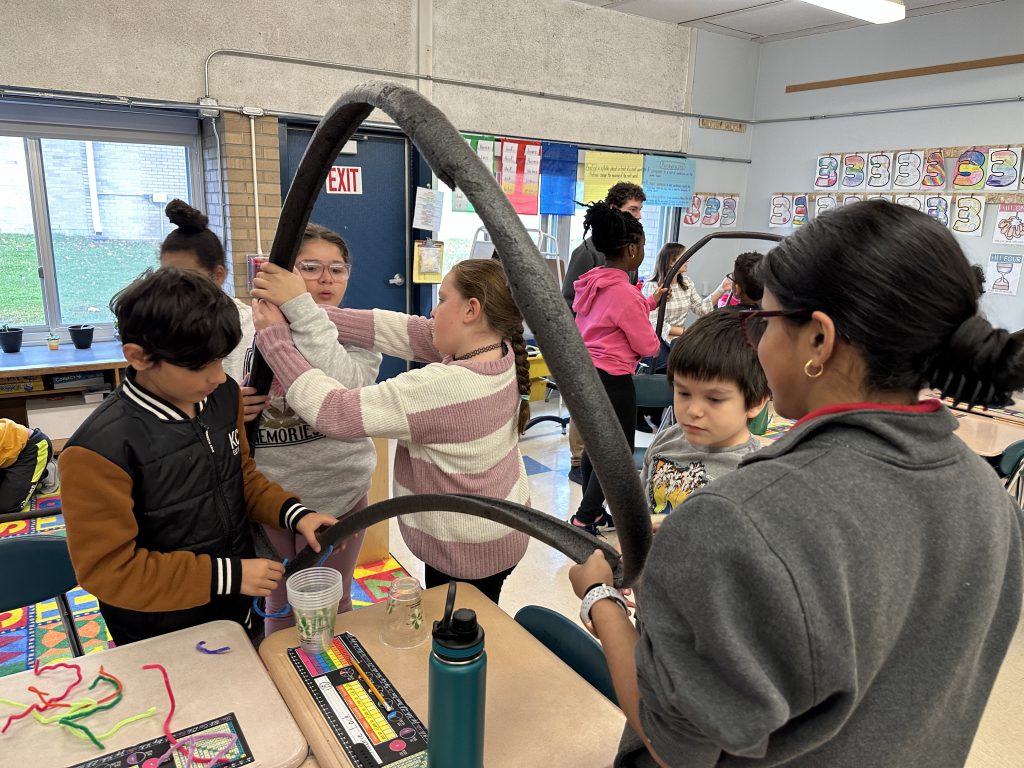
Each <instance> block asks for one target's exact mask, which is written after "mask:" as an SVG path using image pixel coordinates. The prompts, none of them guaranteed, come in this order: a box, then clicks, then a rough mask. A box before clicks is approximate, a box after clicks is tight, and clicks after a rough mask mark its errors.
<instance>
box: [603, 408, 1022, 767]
mask: <svg viewBox="0 0 1024 768" xmlns="http://www.w3.org/2000/svg"><path fill="white" fill-rule="evenodd" d="M933 407H934V410H932V411H931V412H920V409H918V412H914V409H905V410H903V411H895V410H887V409H882V408H881V407H877V408H876V407H872V408H864V409H861V410H851V411H846V412H839V413H835V412H832V413H824V414H822V415H818V416H817V417H815V418H812V419H809V420H805V421H803V422H801V423H799V424H797V425H796V426H795V427H794V428H793V429H792V430H791V431H790V432H789V433H788V434H787V435H786V436H784V437H783V438H781V439H780V440H779V441H778V442H776V443H775V444H774V445H771V446H769V447H767V448H764V449H763V450H761V451H758V452H757V453H754V454H751V455H750V456H748V457H747V458H746V459H745V460H744V462H743V463H742V464H741V465H740V468H739V469H738V470H737V471H735V472H730V473H728V474H727V475H725V476H724V477H721V478H719V479H718V480H716V481H715V483H714V485H713V486H711V487H708V488H705V489H703V490H701V491H698V492H697V493H695V494H693V495H692V496H691V497H690V498H689V499H688V500H687V501H686V502H685V503H684V504H683V505H682V506H681V507H680V508H679V509H678V510H676V512H675V513H674V514H672V515H669V516H668V517H667V518H666V519H665V522H664V524H663V525H662V527H661V530H660V531H659V533H658V535H657V536H655V539H654V544H653V546H652V549H651V552H650V556H649V559H648V560H647V565H646V568H645V570H644V572H643V575H642V578H641V583H640V589H639V590H638V603H639V606H640V608H641V609H642V614H643V616H644V619H645V621H644V624H643V627H642V629H641V636H640V640H639V643H638V645H637V649H636V664H637V674H638V679H639V686H640V698H641V701H640V718H641V721H642V723H643V726H644V729H645V732H646V734H647V736H648V737H649V738H650V739H651V740H652V744H653V747H654V749H655V751H657V752H658V754H659V755H661V756H662V757H663V758H664V759H666V760H667V761H668V762H669V764H670V765H672V766H686V768H709V767H710V766H751V767H752V766H787V768H953V766H962V765H963V763H964V761H965V759H966V756H967V754H968V752H969V750H970V747H971V742H972V740H973V737H974V733H975V731H976V729H977V726H978V721H979V720H980V718H981V715H982V712H983V711H984V708H985V703H986V701H987V699H988V695H989V692H990V690H991V688H992V685H993V682H994V680H995V677H996V673H997V671H998V669H999V666H1000V664H1001V663H1002V661H1003V657H1004V655H1005V653H1006V649H1007V647H1008V645H1009V643H1010V640H1011V638H1012V636H1013V633H1014V629H1015V627H1016V625H1017V620H1018V617H1019V614H1020V609H1021V594H1022V591H1021V571H1022V547H1021V528H1022V516H1021V510H1020V508H1019V507H1018V506H1017V504H1016V502H1014V501H1013V500H1012V499H1011V498H1010V496H1009V495H1008V494H1007V493H1006V491H1005V490H1004V489H1003V488H1002V487H1001V485H1000V483H999V481H998V479H997V478H996V476H995V474H994V473H993V472H992V468H991V467H989V466H988V465H987V464H986V463H985V462H984V461H982V460H981V459H980V458H978V457H977V456H976V455H974V454H973V453H972V452H971V451H970V449H969V448H968V447H967V446H966V445H965V444H964V443H963V442H962V441H961V440H959V439H958V438H957V437H956V436H955V435H954V434H953V430H954V429H955V428H956V425H957V422H956V420H955V419H954V418H953V417H952V416H951V415H950V414H949V413H948V412H947V411H946V410H945V409H944V408H941V406H939V405H938V403H935V404H934V406H933ZM637 745H638V742H637V740H636V737H635V736H634V734H633V733H632V731H631V730H629V729H628V727H627V730H626V733H625V734H624V736H623V744H622V750H621V751H620V755H619V759H618V761H617V762H616V765H618V766H628V765H635V766H652V765H654V762H653V760H651V758H650V756H649V755H648V754H647V753H646V751H643V752H642V753H636V752H632V749H635V748H636V746H637ZM631 752H632V754H631Z"/></svg>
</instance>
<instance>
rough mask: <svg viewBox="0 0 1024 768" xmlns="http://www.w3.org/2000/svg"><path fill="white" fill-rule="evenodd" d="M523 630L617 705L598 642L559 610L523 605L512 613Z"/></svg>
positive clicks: (606, 663) (602, 652)
mask: <svg viewBox="0 0 1024 768" xmlns="http://www.w3.org/2000/svg"><path fill="white" fill-rule="evenodd" d="M516 621H517V622H518V623H519V624H520V625H521V626H522V627H523V628H524V629H526V631H527V632H529V633H530V634H531V635H533V636H534V637H535V638H537V639H538V640H540V642H541V643H543V644H544V646H545V647H546V648H547V649H548V650H549V651H551V652H552V653H553V654H555V655H556V656H557V657H558V658H560V659H561V660H562V661H564V662H565V663H566V664H567V665H568V666H569V667H571V668H572V670H573V671H574V672H575V673H576V674H578V675H579V676H580V677H582V678H583V679H584V680H586V681H587V682H588V683H590V684H591V685H592V686H594V687H595V688H597V690H599V691H600V692H601V693H603V694H604V695H605V697H606V698H607V699H608V700H609V701H611V702H612V704H615V705H616V706H618V704H619V700H618V698H616V696H615V688H614V687H613V686H612V675H611V672H609V671H608V662H607V661H606V660H605V658H604V651H603V650H601V644H600V643H598V642H597V641H596V640H595V639H594V638H592V637H591V636H590V635H589V634H587V631H586V630H585V629H583V628H582V627H580V626H578V625H577V624H576V623H575V622H573V621H570V620H569V619H567V618H565V616H563V615H562V614H560V613H557V612H555V611H552V610H551V609H550V608H544V607H542V606H539V605H527V606H524V607H523V608H520V609H519V612H518V613H516Z"/></svg>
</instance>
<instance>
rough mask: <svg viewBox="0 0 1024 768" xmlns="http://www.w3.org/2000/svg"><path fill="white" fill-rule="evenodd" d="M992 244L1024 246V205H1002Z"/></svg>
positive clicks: (997, 215)
mask: <svg viewBox="0 0 1024 768" xmlns="http://www.w3.org/2000/svg"><path fill="white" fill-rule="evenodd" d="M992 242H993V243H996V244H997V245H1024V203H1000V204H999V213H998V214H996V226H995V230H993V235H992Z"/></svg>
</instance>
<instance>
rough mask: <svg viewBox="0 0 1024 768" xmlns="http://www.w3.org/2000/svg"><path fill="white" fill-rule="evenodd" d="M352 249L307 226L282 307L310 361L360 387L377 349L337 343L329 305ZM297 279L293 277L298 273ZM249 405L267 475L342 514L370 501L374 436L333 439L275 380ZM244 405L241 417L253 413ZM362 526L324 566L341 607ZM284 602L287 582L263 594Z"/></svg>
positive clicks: (273, 538)
mask: <svg viewBox="0 0 1024 768" xmlns="http://www.w3.org/2000/svg"><path fill="white" fill-rule="evenodd" d="M351 269H352V255H351V253H350V252H349V248H348V244H347V243H346V242H345V241H344V239H342V237H341V236H340V235H339V234H338V233H337V232H333V231H331V230H329V229H327V228H326V227H321V226H319V225H317V224H309V225H307V226H306V230H305V232H303V235H302V245H301V246H300V248H299V253H298V255H297V256H296V258H295V271H296V272H298V274H299V276H300V277H301V278H302V282H303V286H304V288H305V290H304V292H303V293H301V294H299V295H298V296H296V297H295V298H293V299H291V300H290V301H288V302H286V303H285V304H284V305H283V306H282V307H281V311H282V312H283V313H284V316H285V317H286V318H287V320H288V322H289V328H290V330H291V336H292V340H293V341H294V342H295V346H296V348H297V349H298V350H299V352H300V353H301V354H302V356H303V357H304V358H305V359H306V360H307V361H309V363H310V365H313V366H315V367H317V368H319V369H320V370H321V371H323V372H324V374H326V375H327V376H330V377H331V378H332V379H334V380H336V381H337V382H338V383H339V384H340V385H341V386H344V387H349V388H352V389H358V388H359V387H365V386H369V385H371V384H373V383H374V382H375V381H376V380H377V373H378V371H379V369H380V361H381V356H380V354H379V353H377V352H372V351H370V350H368V349H363V348H362V347H359V346H356V345H353V344H348V345H344V346H343V345H341V344H339V343H338V330H337V328H335V326H334V323H333V322H331V318H330V317H329V316H328V314H327V311H326V308H327V307H338V306H339V305H340V304H341V302H342V300H343V299H344V298H345V291H346V289H347V288H348V279H349V274H350V273H351ZM293 282H295V284H296V285H298V282H297V281H293ZM251 360H252V357H251V355H247V356H246V357H245V360H244V367H243V370H242V380H243V381H244V380H247V379H248V376H249V366H250V364H251ZM245 400H246V405H247V406H248V411H251V410H252V406H253V405H257V404H262V405H263V407H264V410H263V411H261V412H260V413H259V420H260V422H259V428H258V429H257V431H256V438H255V440H256V453H255V459H256V466H257V467H258V468H259V470H260V472H262V473H263V474H264V475H266V476H267V477H268V478H269V479H270V480H273V481H274V482H276V483H281V484H282V485H287V486H288V487H290V488H294V489H296V490H297V491H299V492H300V493H301V494H302V498H303V501H304V502H305V503H306V504H308V505H309V506H311V507H313V508H315V509H317V510H319V511H320V512H323V513H325V514H328V515H330V516H331V517H334V518H339V519H340V518H342V517H344V516H345V515H349V514H352V513H353V512H355V511H357V510H359V509H362V508H363V507H365V506H366V504H367V498H366V493H367V491H368V490H369V488H370V478H371V476H372V475H373V470H374V467H375V466H376V464H377V454H376V452H375V450H374V447H373V442H372V441H371V440H370V439H369V438H367V437H362V438H356V439H350V440H333V439H331V438H328V437H326V436H325V435H324V434H323V433H321V432H320V431H319V430H317V428H316V426H315V425H313V424H309V423H307V422H306V421H305V420H303V418H302V417H301V416H300V415H299V414H298V413H296V412H295V409H294V408H293V407H292V406H291V404H289V402H288V400H287V398H285V391H284V388H283V386H282V385H281V383H280V382H279V381H278V380H276V379H275V380H274V382H273V383H272V384H271V389H270V396H269V397H264V398H258V397H257V396H255V395H250V396H248V397H246V398H245ZM256 416H257V415H256V414H252V413H249V414H248V415H247V417H246V420H247V421H248V420H250V419H252V418H256ZM265 531H266V534H267V538H268V539H269V540H270V543H271V544H272V545H273V547H274V549H275V550H276V553H277V555H279V556H280V557H282V558H285V559H288V560H291V559H293V558H294V557H295V555H296V553H298V552H299V551H300V550H302V549H303V548H304V547H305V546H306V542H305V539H304V538H303V537H302V536H298V535H296V534H294V533H292V532H291V531H287V530H282V529H279V528H274V527H272V526H265ZM364 534H365V532H364V531H360V532H359V533H356V534H354V535H353V536H350V537H348V538H346V539H344V540H343V541H341V542H338V543H337V544H335V545H334V549H333V551H332V552H331V554H330V555H329V556H328V557H327V559H326V560H324V562H323V566H324V567H327V568H334V569H335V570H337V571H339V572H340V573H341V576H342V580H343V582H344V589H343V590H342V595H341V601H340V603H339V604H338V612H339V613H345V612H347V611H351V610H352V577H353V573H354V572H355V567H356V558H357V557H358V555H359V548H360V547H361V546H362V543H363V536H364ZM287 603H288V595H287V592H286V590H285V584H284V582H283V581H282V582H280V583H278V585H277V588H276V589H275V590H274V591H273V592H272V593H271V594H270V595H269V596H268V597H267V602H266V605H267V613H268V614H274V613H279V612H281V609H283V608H284V607H285V606H286V605H287ZM294 623H295V619H294V617H293V616H292V615H291V614H288V615H287V616H285V617H283V618H279V617H275V616H269V617H268V618H267V619H266V622H265V630H266V634H267V635H268V636H269V635H271V634H272V633H274V632H276V631H278V630H280V629H285V628H287V627H290V626H293V625H294Z"/></svg>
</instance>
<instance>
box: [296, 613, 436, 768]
mask: <svg viewBox="0 0 1024 768" xmlns="http://www.w3.org/2000/svg"><path fill="white" fill-rule="evenodd" d="M288 659H289V660H290V661H291V663H292V665H293V666H294V667H295V671H296V672H298V674H299V678H300V679H301V680H302V682H303V683H304V684H305V686H306V690H308V691H309V695H310V696H311V697H312V698H313V701H315V702H316V705H317V708H318V709H319V710H320V713H321V714H322V715H323V716H324V720H326V721H327V724H328V726H330V728H331V731H332V732H333V733H334V735H335V737H336V738H337V739H338V742H339V743H340V744H341V746H342V747H343V748H344V750H345V753H346V754H347V755H348V758H349V760H350V761H351V762H352V765H353V766H355V768H376V766H384V765H386V766H392V768H426V766H427V728H426V726H425V725H423V723H422V722H420V720H419V718H418V717H416V715H415V714H414V713H413V711H412V710H411V709H410V708H409V705H408V704H406V703H405V700H404V699H402V697H401V696H400V695H399V693H398V691H397V690H395V687H394V686H393V685H392V684H391V681H390V680H388V678H387V677H386V676H385V675H384V673H383V672H381V671H380V669H379V668H378V667H377V665H376V664H375V663H374V661H373V659H372V658H371V657H370V654H368V653H367V652H366V649H365V648H363V646H362V645H361V644H360V643H359V640H357V639H356V637H355V635H352V634H349V633H348V632H346V633H345V634H343V635H337V636H336V637H335V638H334V641H333V642H332V643H331V645H330V647H328V648H327V649H326V650H325V651H324V652H323V653H318V654H315V655H314V654H309V653H306V652H305V651H303V650H302V649H301V648H289V649H288ZM353 659H355V662H356V663H357V664H358V665H359V667H360V668H361V669H362V670H363V672H365V673H366V676H367V677H368V678H370V680H371V682H372V683H373V685H374V687H375V688H376V689H377V690H378V691H379V692H380V694H381V696H382V697H383V698H384V700H385V701H386V702H387V703H388V705H389V706H390V707H391V711H390V712H388V711H387V709H386V708H385V707H384V706H383V705H382V704H381V703H380V701H378V700H377V697H376V696H374V695H373V692H372V691H371V690H370V689H369V687H368V686H367V685H366V683H365V681H364V680H363V679H362V678H361V677H360V676H359V673H358V672H356V669H355V667H354V666H352V660H353Z"/></svg>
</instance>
